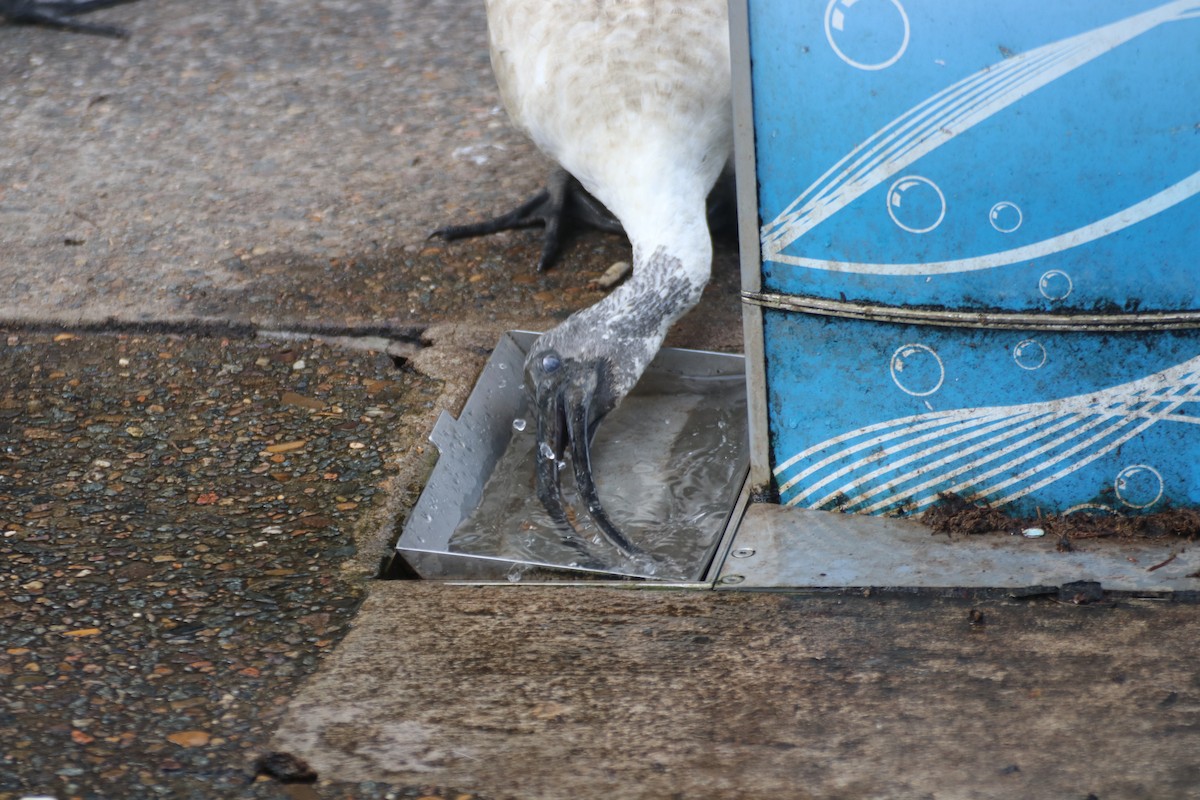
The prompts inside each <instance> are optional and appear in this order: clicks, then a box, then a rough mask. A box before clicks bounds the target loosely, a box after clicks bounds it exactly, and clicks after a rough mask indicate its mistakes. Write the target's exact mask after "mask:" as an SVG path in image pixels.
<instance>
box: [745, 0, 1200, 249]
mask: <svg viewBox="0 0 1200 800" xmlns="http://www.w3.org/2000/svg"><path fill="white" fill-rule="evenodd" d="M1198 15H1200V8H1198V7H1197V5H1196V2H1195V0H1174V2H1170V3H1166V4H1164V5H1162V6H1159V7H1157V8H1154V9H1151V10H1149V11H1146V12H1143V13H1141V14H1137V15H1134V16H1131V17H1128V18H1126V19H1124V20H1120V21H1118V22H1114V23H1111V24H1109V25H1106V26H1103V27H1100V28H1096V29H1094V30H1091V31H1088V32H1085V33H1082V34H1079V35H1078V36H1074V37H1071V38H1068V39H1063V40H1061V41H1058V42H1053V43H1051V44H1048V45H1043V46H1042V47H1039V48H1035V49H1034V50H1029V51H1026V52H1025V53H1021V54H1019V55H1017V56H1014V57H1012V58H1010V59H1006V60H1005V61H1002V62H1000V63H999V64H995V65H993V66H991V67H988V68H986V69H984V70H982V71H980V72H978V73H975V74H974V75H971V76H968V77H967V78H965V79H963V80H961V81H959V82H957V83H955V84H953V85H952V86H950V87H948V88H946V89H944V90H942V91H941V92H939V93H937V94H935V95H933V96H932V97H930V98H929V99H928V100H925V101H923V102H922V103H920V104H918V105H917V106H915V107H914V108H912V109H910V110H909V111H908V112H906V113H904V114H902V115H901V116H900V117H898V118H897V119H895V120H894V121H892V122H891V123H889V124H888V125H886V126H885V127H883V128H882V129H880V130H879V131H877V132H876V133H874V134H872V135H871V136H870V137H869V138H868V139H867V140H866V141H865V142H863V143H862V144H860V145H859V146H858V147H856V148H854V149H853V150H852V151H851V152H850V153H849V154H847V155H846V156H845V157H844V158H842V160H841V161H839V162H838V163H837V164H835V165H834V166H833V167H831V168H830V169H829V170H828V171H827V172H826V173H825V174H824V175H822V176H821V177H820V178H818V179H817V181H816V182H814V183H813V184H812V185H811V186H810V187H809V188H808V189H806V190H805V191H804V192H803V193H801V195H800V196H799V197H797V198H796V200H794V201H793V202H792V203H791V204H790V205H789V206H788V207H787V208H786V209H785V210H784V211H783V212H782V213H781V214H780V215H779V216H777V217H776V218H775V220H773V221H772V222H770V223H768V224H767V225H765V226H763V229H762V232H761V240H762V254H763V260H764V261H770V260H775V261H778V260H779V259H778V258H776V256H777V255H778V254H779V252H780V251H781V250H783V249H784V248H785V247H787V246H788V245H789V244H791V243H792V242H794V241H795V240H796V239H798V238H800V237H801V236H802V235H804V234H805V233H807V232H808V231H809V230H811V229H812V228H813V227H815V226H816V225H817V224H819V223H820V222H821V221H823V220H825V219H827V218H829V217H830V216H832V215H833V214H835V213H837V212H838V211H840V210H841V209H842V208H845V207H846V206H847V205H849V204H850V203H852V202H853V201H854V200H855V199H857V198H858V197H860V196H861V195H862V194H864V193H865V192H867V191H869V190H870V189H872V188H874V187H875V186H877V185H879V184H880V183H882V182H883V181H885V180H887V179H888V178H890V177H892V176H894V175H896V174H897V173H899V172H900V171H901V170H902V169H904V168H905V167H906V166H908V165H909V164H911V163H913V162H914V161H916V160H917V159H919V158H921V157H922V156H924V155H926V154H928V153H930V152H932V151H933V150H936V149H937V148H939V147H941V146H942V145H944V144H946V143H947V142H948V141H950V140H951V139H953V138H955V137H956V136H959V135H961V134H962V133H964V132H966V131H967V130H969V129H970V128H971V127H973V126H975V125H977V124H978V123H980V122H982V121H983V120H985V119H987V118H989V117H991V116H992V115H994V114H996V113H997V112H999V111H1001V110H1002V109H1004V108H1006V107H1008V106H1009V105H1012V104H1013V103H1015V102H1017V101H1018V100H1020V99H1021V98H1023V97H1026V96H1028V95H1029V94H1032V93H1033V92H1034V91H1036V90H1037V89H1039V88H1041V87H1043V86H1045V85H1047V84H1049V83H1052V82H1053V81H1055V80H1057V79H1058V78H1060V77H1062V76H1063V75H1066V74H1067V73H1069V72H1071V71H1072V70H1074V69H1077V68H1078V67H1080V66H1082V65H1083V64H1086V63H1088V62H1089V61H1091V60H1093V59H1095V58H1097V57H1099V56H1101V55H1103V54H1105V53H1107V52H1109V51H1111V50H1113V49H1115V48H1117V47H1119V46H1120V45H1122V44H1124V43H1126V42H1128V41H1130V40H1131V39H1134V38H1136V37H1138V36H1140V35H1142V34H1143V33H1145V32H1147V31H1149V30H1151V29H1153V28H1155V27H1157V26H1158V25H1161V24H1163V23H1166V22H1171V21H1174V20H1180V19H1189V18H1193V17H1196V16H1198ZM964 98H965V99H964ZM976 99H977V100H978V102H972V101H973V100H976ZM964 103H969V105H964ZM781 263H791V262H781ZM826 263H827V262H826ZM805 266H809V265H807V264H806V265H805Z"/></svg>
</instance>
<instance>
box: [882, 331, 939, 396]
mask: <svg viewBox="0 0 1200 800" xmlns="http://www.w3.org/2000/svg"><path fill="white" fill-rule="evenodd" d="M890 366H891V372H892V380H893V381H895V382H896V385H897V386H899V387H900V390H901V391H903V392H905V393H906V394H911V395H912V396H913V397H926V396H928V395H931V394H933V393H934V392H936V391H937V390H938V389H940V388H942V382H943V381H944V380H945V379H946V368H945V367H944V366H943V365H942V359H941V358H940V357H939V356H938V354H937V353H936V352H934V350H933V348H932V347H929V346H928V345H923V344H906V345H902V346H901V347H898V348H896V352H894V353H892V361H891V365H890Z"/></svg>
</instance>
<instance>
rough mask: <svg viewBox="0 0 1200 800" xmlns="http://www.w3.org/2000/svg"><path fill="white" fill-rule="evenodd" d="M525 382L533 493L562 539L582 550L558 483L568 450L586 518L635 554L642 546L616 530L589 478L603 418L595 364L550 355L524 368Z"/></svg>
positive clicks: (619, 546)
mask: <svg viewBox="0 0 1200 800" xmlns="http://www.w3.org/2000/svg"><path fill="white" fill-rule="evenodd" d="M526 381H527V383H526V387H527V390H528V392H529V395H530V405H531V406H532V407H533V410H534V414H535V416H536V420H537V452H536V465H537V467H536V469H537V495H538V499H539V500H541V502H542V505H543V506H544V507H545V509H546V511H547V512H548V513H549V514H550V517H551V518H552V519H553V520H554V522H555V524H557V525H558V526H559V527H560V528H561V529H562V530H563V533H564V537H565V541H567V543H568V544H570V545H571V546H572V547H575V549H577V550H578V549H579V548H580V547H585V549H586V546H585V545H583V543H582V540H581V537H580V536H579V531H578V529H577V528H576V527H575V525H574V524H572V522H571V520H570V518H569V517H568V515H567V510H566V507H565V505H564V503H563V495H562V487H561V485H560V483H559V472H560V465H561V464H562V461H563V458H564V456H565V455H566V453H567V452H568V449H569V451H570V455H571V464H572V466H573V468H574V472H575V486H576V488H577V489H578V490H579V494H580V497H581V498H582V499H583V501H584V503H585V504H586V506H587V512H588V516H590V517H591V518H592V521H593V522H595V523H596V527H598V528H599V529H600V531H601V533H603V534H604V536H605V538H607V539H608V541H609V542H610V543H612V545H613V546H614V547H616V548H617V549H618V550H620V551H621V553H622V554H623V555H625V556H626V557H632V556H635V555H640V554H641V553H642V550H641V549H640V548H638V547H637V546H636V545H634V544H633V543H632V542H631V541H629V539H628V538H627V537H626V536H625V535H624V534H623V533H621V531H620V530H619V529H618V528H617V526H616V525H614V524H613V522H612V520H611V519H610V518H609V516H608V513H607V512H606V511H605V510H604V506H603V504H602V503H601V502H600V495H599V493H598V492H597V491H596V483H595V480H594V479H593V477H592V460H591V439H592V434H593V433H594V432H595V429H596V425H597V423H599V421H600V419H601V418H602V417H603V412H598V411H597V410H596V394H597V387H598V386H599V383H600V366H599V365H598V364H597V363H594V362H589V361H580V360H576V359H571V358H566V359H563V358H559V357H558V356H557V354H554V353H550V354H548V355H545V356H543V357H542V358H541V360H540V361H539V362H538V363H536V364H534V365H532V366H531V368H530V369H528V370H527V372H526ZM588 555H590V553H589V554H588Z"/></svg>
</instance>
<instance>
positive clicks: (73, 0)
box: [0, 0, 134, 38]
mask: <svg viewBox="0 0 1200 800" xmlns="http://www.w3.org/2000/svg"><path fill="white" fill-rule="evenodd" d="M132 2H134V0H0V17H3V18H5V19H7V20H8V21H9V22H14V23H17V24H20V25H45V26H48V27H51V28H60V29H62V30H67V31H75V32H76V33H93V34H97V35H99V36H113V37H116V38H122V37H124V36H126V35H127V34H126V32H125V31H124V30H123V29H121V28H118V27H115V26H113V25H98V24H94V23H88V22H79V21H77V20H74V19H71V17H74V16H77V15H79V14H86V13H88V12H89V11H96V10H97V9H101V8H109V7H110V6H118V5H121V4H123V3H132Z"/></svg>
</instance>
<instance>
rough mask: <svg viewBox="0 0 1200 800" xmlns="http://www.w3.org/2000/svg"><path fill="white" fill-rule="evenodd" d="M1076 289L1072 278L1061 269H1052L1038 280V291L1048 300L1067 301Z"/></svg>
mask: <svg viewBox="0 0 1200 800" xmlns="http://www.w3.org/2000/svg"><path fill="white" fill-rule="evenodd" d="M1072 288H1074V287H1073V285H1072V283H1071V276H1070V275H1068V274H1067V273H1065V272H1063V271H1062V270H1059V269H1052V270H1050V271H1049V272H1047V273H1046V274H1044V275H1042V277H1041V278H1040V279H1039V280H1038V291H1039V292H1041V293H1042V297H1044V298H1046V299H1047V300H1065V299H1066V298H1067V295H1069V294H1070V293H1071V289H1072Z"/></svg>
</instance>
